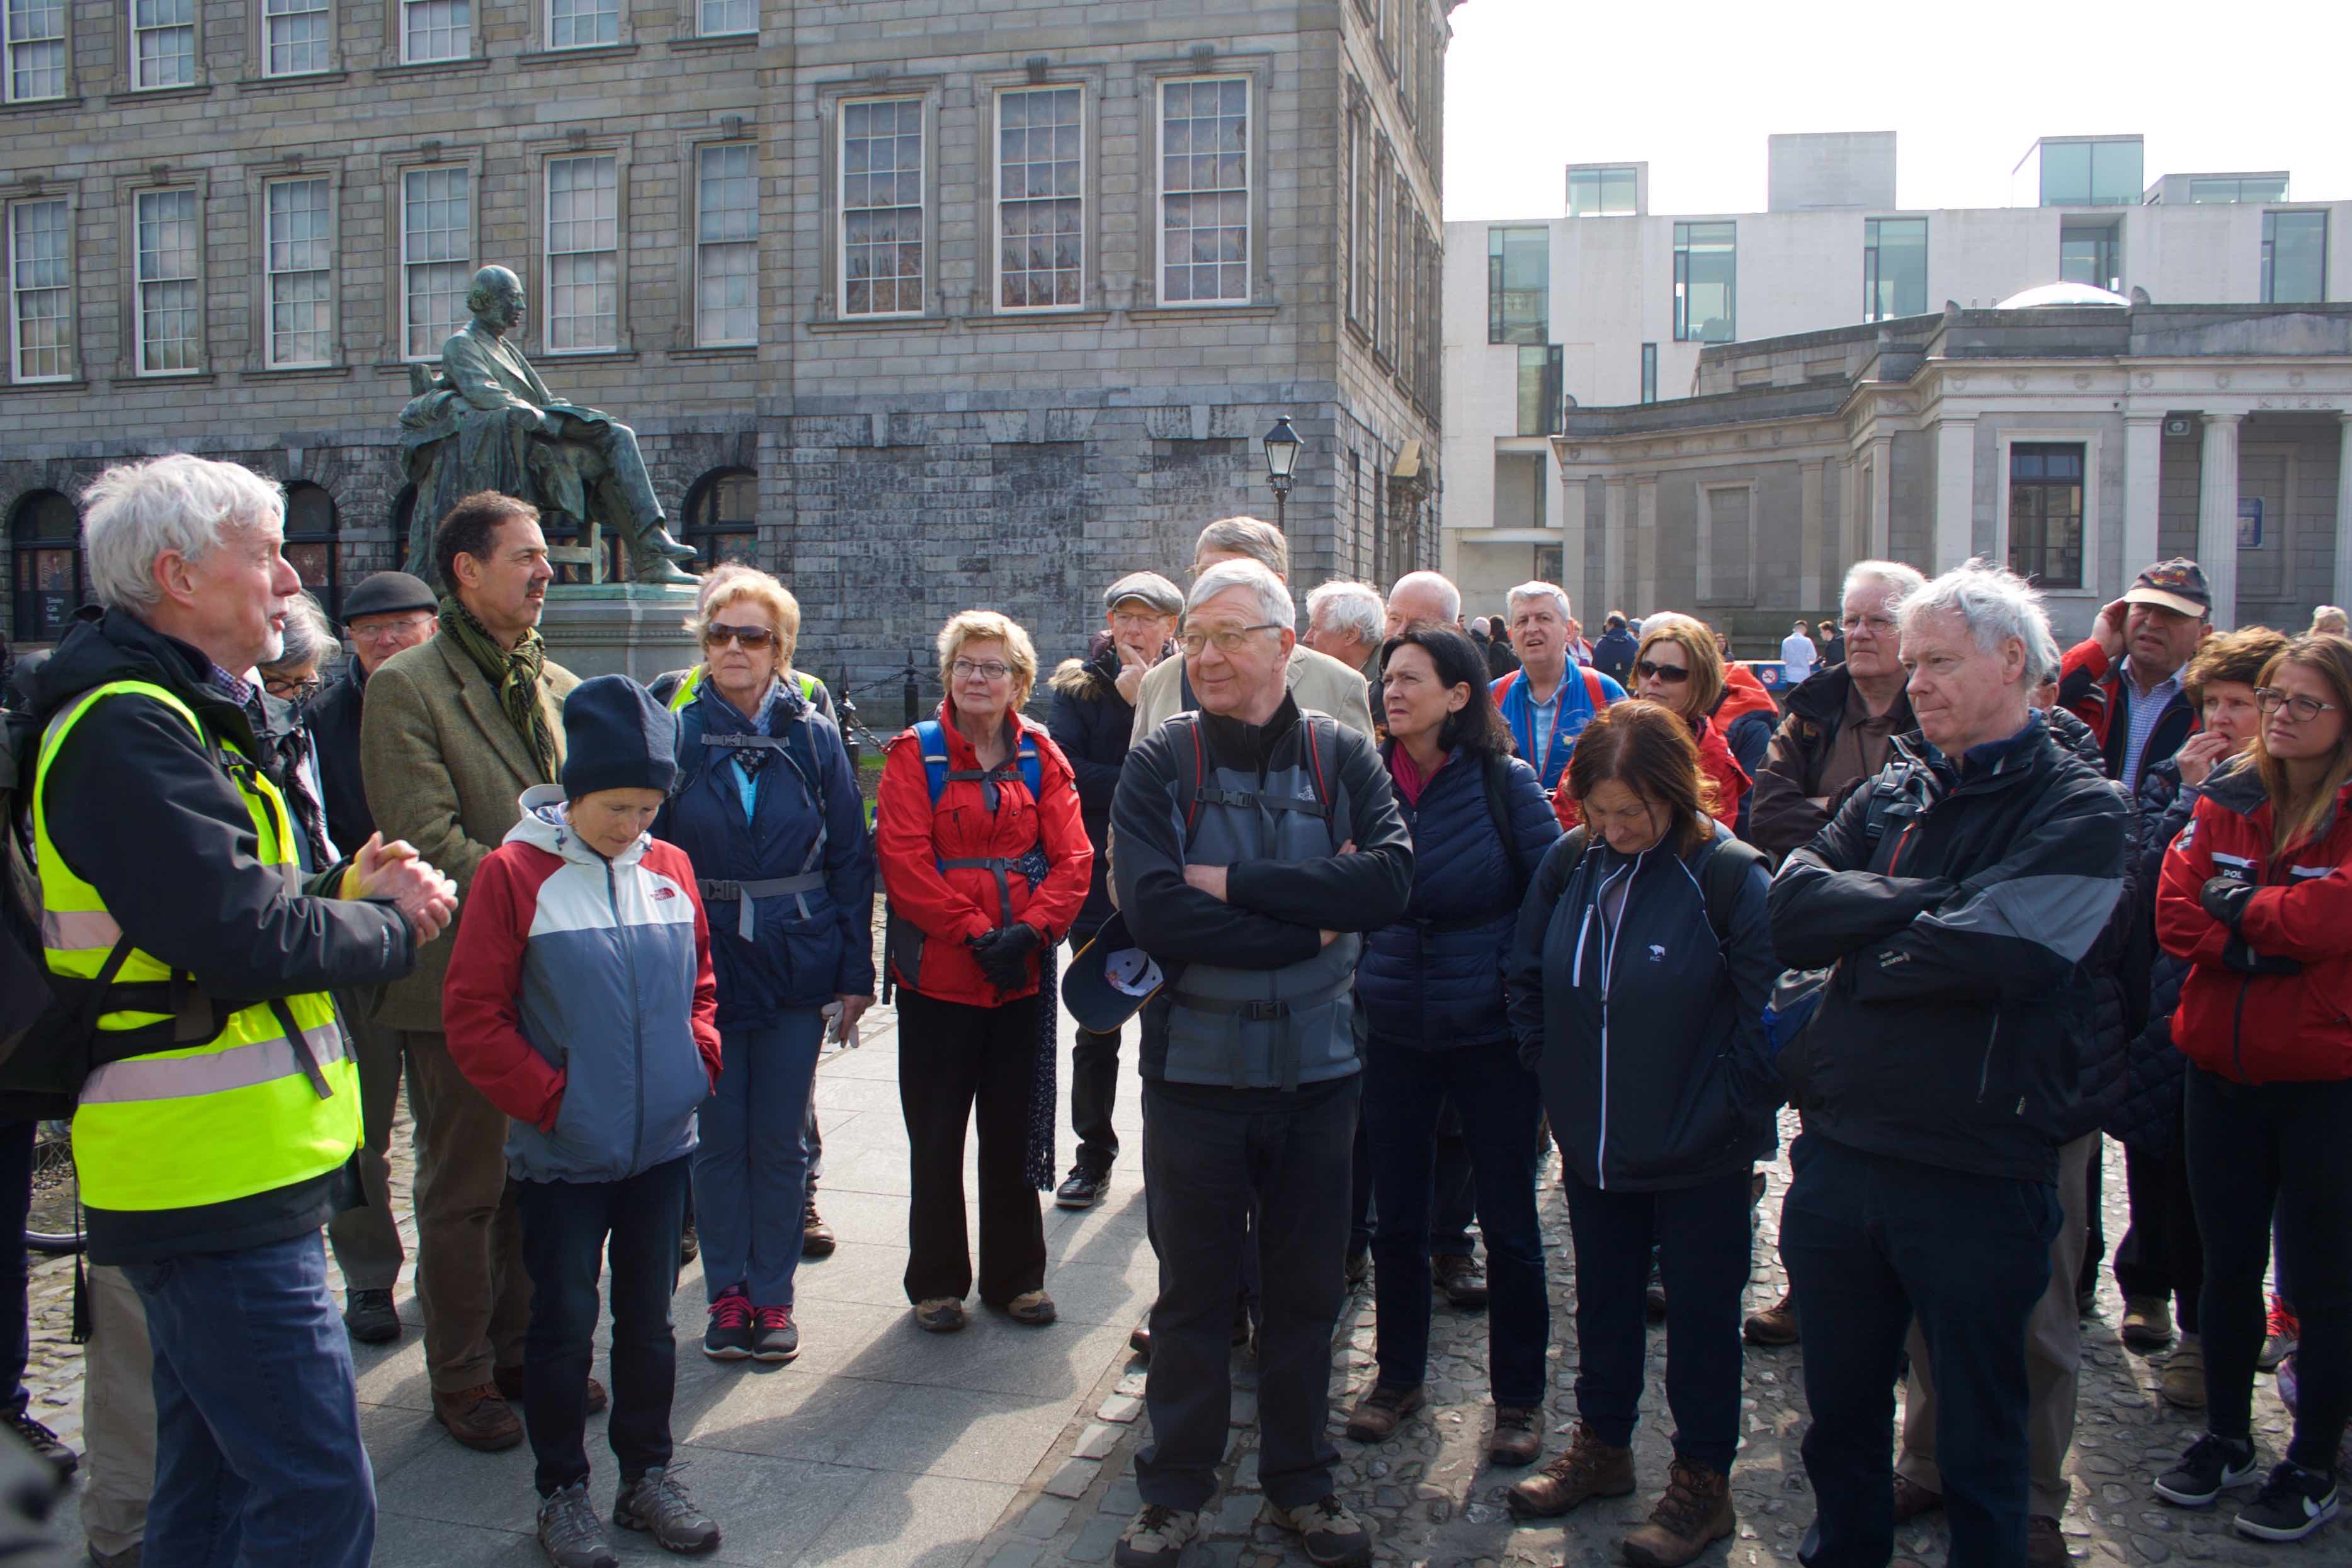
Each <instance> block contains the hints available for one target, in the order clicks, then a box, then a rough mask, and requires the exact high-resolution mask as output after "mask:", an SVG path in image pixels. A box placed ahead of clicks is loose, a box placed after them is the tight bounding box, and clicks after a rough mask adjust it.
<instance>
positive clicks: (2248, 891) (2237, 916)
mask: <svg viewBox="0 0 2352 1568" xmlns="http://www.w3.org/2000/svg"><path fill="white" fill-rule="evenodd" d="M2259 890H2260V889H2257V888H2256V887H2255V886H2254V884H2253V883H2252V882H2241V881H2240V880H2238V879H2236V878H2235V877H2208V878H2206V879H2205V888H2204V890H2203V891H2202V892H2200V893H2199V894H2198V895H2197V901H2198V902H2199V903H2200V904H2202V905H2203V906H2204V907H2205V912H2206V913H2207V914H2209V915H2211V916H2212V917H2213V918H2214V919H2215V920H2217V921H2221V923H2222V924H2223V925H2225V926H2228V927H2229V928H2230V929H2231V931H2236V930H2237V929H2238V922H2239V921H2241V920H2243V919H2244V918H2245V914H2246V905H2247V903H2248V902H2249V901H2251V900H2252V898H2253V896H2254V894H2255V893H2256V892H2257V891H2259Z"/></svg>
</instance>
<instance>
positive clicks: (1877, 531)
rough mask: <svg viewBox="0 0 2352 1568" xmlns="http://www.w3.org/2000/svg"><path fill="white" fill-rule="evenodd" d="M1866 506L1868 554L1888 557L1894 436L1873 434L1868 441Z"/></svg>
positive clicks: (1880, 558)
mask: <svg viewBox="0 0 2352 1568" xmlns="http://www.w3.org/2000/svg"><path fill="white" fill-rule="evenodd" d="M1864 500H1865V501H1866V502H1867V503H1868V505H1869V508H1870V526H1869V538H1870V558H1871V559H1872V560H1874V561H1888V560H1892V559H1893V558H1894V555H1895V544H1894V539H1895V438H1894V437H1891V436H1877V437H1872V439H1871V443H1870V494H1869V495H1868V496H1867V497H1865V498H1864Z"/></svg>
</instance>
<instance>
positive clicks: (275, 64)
mask: <svg viewBox="0 0 2352 1568" xmlns="http://www.w3.org/2000/svg"><path fill="white" fill-rule="evenodd" d="M262 11H263V15H264V17H265V19H266V20H267V22H268V28H269V46H268V54H269V58H268V64H267V67H266V69H267V71H268V74H269V75H271V76H289V75H294V74H297V73H299V72H302V71H322V70H325V69H326V68H327V63H328V62H327V4H326V0H264V3H263V6H262Z"/></svg>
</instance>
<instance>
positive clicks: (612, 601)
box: [539, 583, 702, 681]
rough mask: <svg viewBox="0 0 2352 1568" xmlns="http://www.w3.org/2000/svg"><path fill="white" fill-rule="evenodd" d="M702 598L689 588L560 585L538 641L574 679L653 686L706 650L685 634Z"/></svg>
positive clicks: (550, 593) (553, 588) (551, 595)
mask: <svg viewBox="0 0 2352 1568" xmlns="http://www.w3.org/2000/svg"><path fill="white" fill-rule="evenodd" d="M697 593H698V589H696V587H695V586H694V585H693V584H688V583H659V584H656V583H598V584H585V583H559V584H551V585H550V586H549V588H548V590H547V609H546V611H545V612H544V613H543V614H542V615H541V616H540V620H539V631H540V635H541V637H545V638H546V639H547V653H548V657H549V658H551V659H553V660H554V661H555V662H556V663H558V664H560V665H562V667H563V668H566V669H568V670H570V671H572V674H574V675H577V676H580V677H582V678H583V679H585V678H586V677H588V676H592V675H626V676H630V677H632V678H634V679H637V680H639V681H649V680H651V679H653V678H654V677H655V676H656V675H659V674H661V673H662V672H663V671H664V670H670V669H684V668H687V667H688V666H689V665H691V664H693V663H695V662H696V661H697V660H698V659H699V658H701V657H702V650H701V649H699V648H698V647H695V645H694V638H693V637H691V636H689V635H688V632H687V630H686V622H687V620H688V617H690V616H692V615H693V614H694V600H695V595H696V594H697Z"/></svg>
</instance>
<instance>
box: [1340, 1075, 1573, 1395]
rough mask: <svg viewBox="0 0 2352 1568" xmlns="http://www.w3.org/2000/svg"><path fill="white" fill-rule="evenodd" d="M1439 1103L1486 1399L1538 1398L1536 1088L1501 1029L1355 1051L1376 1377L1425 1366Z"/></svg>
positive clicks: (1541, 1317) (1544, 1336)
mask: <svg viewBox="0 0 2352 1568" xmlns="http://www.w3.org/2000/svg"><path fill="white" fill-rule="evenodd" d="M1448 1105H1451V1106H1454V1107H1456V1108H1458V1109H1459V1112H1460V1115H1461V1119H1462V1131H1463V1134H1464V1136H1463V1139H1462V1142H1463V1143H1464V1145H1465V1147H1466V1149H1467V1151H1468V1153H1469V1156H1470V1167H1471V1173H1472V1176H1473V1179H1474V1180H1475V1183H1476V1190H1477V1194H1478V1225H1479V1229H1480V1230H1481V1232H1482V1233H1483V1234H1484V1235H1485V1237H1486V1276H1487V1279H1488V1281H1489V1291H1490V1294H1489V1298H1488V1306H1487V1319H1486V1364H1487V1377H1488V1380H1489V1382H1490V1383H1491V1384H1492V1390H1493V1393H1494V1395H1495V1403H1496V1405H1520V1406H1528V1405H1541V1404H1542V1403H1543V1400H1544V1347H1545V1344H1546V1342H1548V1341H1549V1338H1550V1335H1551V1306H1550V1303H1549V1299H1548V1298H1547V1297H1546V1296H1545V1294H1544V1263H1543V1238H1542V1237H1541V1235H1540V1234H1539V1233H1538V1229H1537V1225H1536V1121H1537V1118H1538V1116H1539V1115H1540V1114H1541V1112H1542V1109H1543V1096H1542V1094H1541V1092H1540V1091H1539V1090H1538V1088H1537V1085H1536V1078H1535V1074H1533V1073H1531V1072H1529V1071H1528V1069H1527V1068H1524V1067H1521V1066H1520V1065H1519V1055H1518V1047H1517V1046H1515V1045H1513V1044H1512V1043H1511V1042H1510V1041H1508V1040H1498V1041H1496V1042H1493V1043H1492V1044H1488V1045H1483V1046H1453V1047H1444V1048H1441V1049H1436V1050H1423V1049H1422V1048H1420V1047H1415V1046H1408V1045H1400V1044H1398V1043H1396V1042H1395V1041H1392V1040H1381V1039H1375V1040H1373V1041H1372V1042H1371V1046H1370V1048H1369V1049H1368V1050H1367V1051H1366V1052H1365V1054H1364V1131H1365V1133H1366V1135H1367V1137H1368V1138H1369V1140H1370V1152H1371V1165H1372V1192H1373V1204H1374V1208H1375V1212H1376V1214H1377V1215H1378V1219H1377V1222H1376V1228H1375V1229H1374V1231H1373V1234H1372V1261H1373V1262H1374V1264H1375V1265H1376V1266H1377V1268H1376V1270H1375V1272H1374V1275H1373V1290H1374V1299H1375V1300H1376V1301H1377V1303H1378V1306H1379V1311H1380V1350H1379V1357H1380V1381H1381V1386H1382V1387H1385V1388H1412V1387H1415V1386H1417V1385H1418V1384H1420V1383H1421V1381H1422V1379H1423V1376H1424V1375H1425V1374H1426V1373H1427V1370H1428V1364H1429V1258H1430V1246H1431V1237H1430V1207H1431V1204H1430V1183H1431V1181H1432V1179H1433V1176H1434V1175H1435V1173H1436V1169H1437V1163H1438V1161H1437V1140H1438V1126H1439V1121H1440V1115H1441V1111H1442V1109H1443V1108H1444V1107H1445V1106H1448ZM1462 1250H1463V1251H1465V1252H1466V1251H1468V1250H1469V1249H1468V1247H1463V1248H1462Z"/></svg>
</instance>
